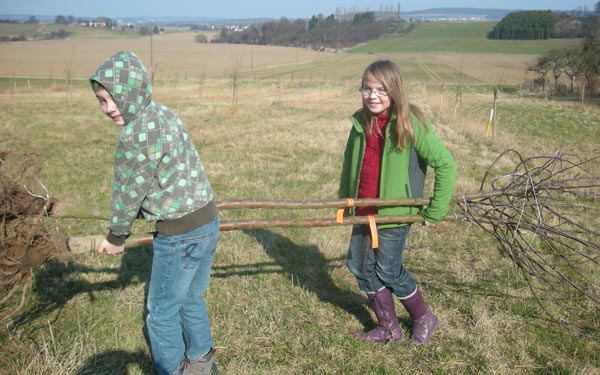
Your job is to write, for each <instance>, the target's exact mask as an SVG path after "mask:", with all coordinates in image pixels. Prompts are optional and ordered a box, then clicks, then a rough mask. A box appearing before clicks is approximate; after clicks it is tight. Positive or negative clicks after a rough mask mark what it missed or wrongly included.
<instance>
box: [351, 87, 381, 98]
mask: <svg viewBox="0 0 600 375" xmlns="http://www.w3.org/2000/svg"><path fill="white" fill-rule="evenodd" d="M358 91H360V93H361V94H362V95H363V96H367V97H368V96H371V94H375V96H377V97H379V98H380V97H382V96H388V92H387V91H385V90H378V89H369V88H366V87H361V88H359V89H358Z"/></svg>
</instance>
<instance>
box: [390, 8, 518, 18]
mask: <svg viewBox="0 0 600 375" xmlns="http://www.w3.org/2000/svg"><path fill="white" fill-rule="evenodd" d="M516 11H517V10H515V9H482V8H432V9H424V10H415V11H412V12H401V13H400V17H401V18H403V19H405V20H412V21H497V20H501V19H502V18H504V16H506V15H507V14H509V13H512V12H516Z"/></svg>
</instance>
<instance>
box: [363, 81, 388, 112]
mask: <svg viewBox="0 0 600 375" xmlns="http://www.w3.org/2000/svg"><path fill="white" fill-rule="evenodd" d="M360 92H361V95H362V101H363V106H364V107H365V108H367V109H368V110H369V112H371V114H373V115H379V114H382V113H389V110H390V107H391V106H392V101H391V99H390V97H389V95H388V92H387V91H386V90H385V87H384V86H383V84H382V83H381V82H379V81H378V80H377V79H375V77H373V75H372V74H367V76H366V77H365V78H364V79H363V82H362V87H361V89H360Z"/></svg>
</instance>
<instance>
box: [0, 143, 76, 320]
mask: <svg viewBox="0 0 600 375" xmlns="http://www.w3.org/2000/svg"><path fill="white" fill-rule="evenodd" d="M40 169H41V163H40V162H39V161H38V160H37V158H36V157H35V155H25V156H24V155H13V154H11V153H7V152H0V286H1V290H0V304H2V303H4V302H6V301H7V300H9V299H10V298H11V296H13V295H15V293H18V292H20V293H21V294H22V296H21V304H20V305H21V306H19V307H17V310H15V312H16V311H18V310H19V309H20V308H21V307H22V306H23V304H24V302H25V297H26V293H27V288H28V286H29V280H30V277H31V275H32V273H33V272H34V271H35V270H37V269H38V268H39V267H40V266H41V265H42V264H43V263H44V262H45V261H47V260H48V259H50V258H52V257H54V256H56V255H57V254H59V252H62V251H64V250H65V247H64V245H62V244H64V238H63V237H62V235H61V234H60V233H59V231H58V230H57V229H56V228H51V227H50V226H51V222H50V221H49V220H48V219H47V218H48V216H49V215H50V213H51V210H52V205H53V202H52V200H51V199H49V197H48V193H47V192H46V190H45V187H44V185H43V184H42V183H41V182H39V181H38V180H37V175H38V173H39V171H40ZM34 191H35V192H34ZM40 192H41V193H40ZM13 314H14V313H13ZM13 314H8V315H6V316H5V317H3V318H2V320H5V319H7V318H9V317H10V316H12V315H13Z"/></svg>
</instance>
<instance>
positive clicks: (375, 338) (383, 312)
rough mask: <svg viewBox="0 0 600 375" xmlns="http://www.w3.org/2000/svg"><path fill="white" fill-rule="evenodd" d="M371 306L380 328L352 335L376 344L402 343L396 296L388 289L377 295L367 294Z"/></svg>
mask: <svg viewBox="0 0 600 375" xmlns="http://www.w3.org/2000/svg"><path fill="white" fill-rule="evenodd" d="M367 297H368V298H369V304H370V305H371V307H372V308H373V311H375V316H376V317H377V321H378V323H379V326H378V327H377V328H374V329H372V330H370V331H369V332H354V333H353V334H352V335H353V336H354V337H358V338H360V339H362V340H366V341H369V342H375V343H386V342H388V341H394V342H396V341H401V340H402V329H401V328H400V325H399V324H398V316H396V306H395V305H394V296H393V295H392V291H391V290H389V289H388V288H383V289H381V290H380V291H378V292H375V293H367Z"/></svg>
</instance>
